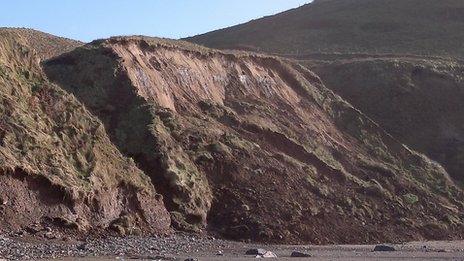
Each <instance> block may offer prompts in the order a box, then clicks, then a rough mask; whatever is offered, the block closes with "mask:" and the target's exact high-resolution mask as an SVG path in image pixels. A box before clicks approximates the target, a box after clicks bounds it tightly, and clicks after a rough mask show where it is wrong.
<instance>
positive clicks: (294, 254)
mask: <svg viewBox="0 0 464 261" xmlns="http://www.w3.org/2000/svg"><path fill="white" fill-rule="evenodd" d="M291 257H311V255H310V254H306V253H303V252H298V251H293V252H292V255H291Z"/></svg>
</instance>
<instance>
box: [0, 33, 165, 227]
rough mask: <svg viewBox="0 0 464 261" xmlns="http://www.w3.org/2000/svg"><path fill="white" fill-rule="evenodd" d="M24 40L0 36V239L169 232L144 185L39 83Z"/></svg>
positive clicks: (93, 124)
mask: <svg viewBox="0 0 464 261" xmlns="http://www.w3.org/2000/svg"><path fill="white" fill-rule="evenodd" d="M23 33H24V32H23V31H19V32H16V31H12V30H9V29H8V30H1V31H0V34H1V35H2V37H1V38H0V87H1V88H0V115H1V118H0V192H1V193H0V233H10V232H16V231H25V230H26V231H28V230H34V231H35V230H40V229H43V228H44V227H51V228H53V229H59V230H62V233H72V234H88V233H91V232H94V233H109V231H113V230H115V231H117V232H118V233H123V234H125V233H127V234H132V233H134V234H164V233H169V232H170V219H169V216H168V212H167V211H166V209H165V207H164V204H163V202H162V199H161V196H160V195H159V194H157V193H156V191H155V189H154V188H153V185H152V183H151V182H150V180H149V178H148V177H147V176H145V174H144V173H143V172H142V171H141V170H139V169H138V168H137V166H136V165H135V163H134V162H133V161H130V160H129V159H128V158H125V157H123V156H122V154H121V153H120V152H119V151H118V150H117V149H116V147H115V146H114V145H113V144H112V143H111V142H110V140H109V138H108V136H107V134H106V133H105V130H104V127H103V125H102V123H101V122H100V121H99V120H98V119H97V118H96V117H94V116H92V115H91V114H90V113H89V112H88V111H87V110H86V109H85V108H84V106H83V105H82V104H81V103H79V102H78V101H77V100H76V99H75V98H74V97H72V96H71V95H69V94H68V93H66V92H64V91H63V90H62V89H60V88H58V87H57V86H55V85H53V84H51V83H50V82H49V81H48V80H47V79H46V77H45V76H44V74H43V73H42V69H41V68H40V66H39V63H40V60H41V57H42V56H41V55H40V54H39V53H38V52H39V51H40V49H34V47H33V46H31V45H30V43H29V40H30V39H29V38H27V37H24V36H23ZM39 38H40V37H39ZM43 57H45V56H43ZM113 233H114V234H116V232H113Z"/></svg>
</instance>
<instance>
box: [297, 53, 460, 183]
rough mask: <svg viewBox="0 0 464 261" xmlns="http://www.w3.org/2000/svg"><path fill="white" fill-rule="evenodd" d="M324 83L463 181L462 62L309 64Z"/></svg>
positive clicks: (377, 60) (380, 60)
mask: <svg viewBox="0 0 464 261" xmlns="http://www.w3.org/2000/svg"><path fill="white" fill-rule="evenodd" d="M306 65H307V66H308V67H310V68H311V69H313V70H315V71H316V72H317V74H318V75H320V76H321V78H322V79H323V80H324V83H325V84H326V85H327V86H328V87H329V88H331V89H332V90H334V91H335V92H336V93H338V94H340V95H341V96H342V97H344V98H345V99H346V100H348V101H349V102H351V103H352V104H354V105H355V106H356V107H357V108H359V109H360V110H362V111H363V112H365V113H366V114H367V115H369V116H370V117H372V118H373V119H374V120H375V121H377V122H379V123H380V124H381V125H382V126H383V127H384V128H385V129H386V130H388V132H389V133H391V134H392V135H393V136H395V137H397V138H399V139H400V140H401V141H402V142H404V143H405V144H408V145H410V146H411V147H412V148H414V149H416V150H418V151H422V152H424V153H426V154H427V155H429V156H430V157H431V158H432V159H434V160H436V161H438V162H440V163H441V164H442V165H443V166H444V167H445V168H446V170H447V171H448V172H449V173H450V175H451V176H452V177H453V178H454V179H455V180H457V181H458V182H459V183H460V184H461V185H464V117H463V115H464V106H462V101H463V100H464V82H463V79H464V64H463V63H462V62H459V61H455V60H440V59H434V60H432V59H409V58H403V59H397V58H396V59H395V58H375V59H350V60H341V61H334V62H324V63H318V62H307V64H306Z"/></svg>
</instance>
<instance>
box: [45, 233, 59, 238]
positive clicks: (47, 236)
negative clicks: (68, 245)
mask: <svg viewBox="0 0 464 261" xmlns="http://www.w3.org/2000/svg"><path fill="white" fill-rule="evenodd" d="M44 237H45V238H47V239H56V238H57V237H56V235H55V234H53V232H47V233H45V235H44Z"/></svg>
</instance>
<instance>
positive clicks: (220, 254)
mask: <svg viewBox="0 0 464 261" xmlns="http://www.w3.org/2000/svg"><path fill="white" fill-rule="evenodd" d="M223 255H224V252H223V251H222V250H219V251H218V252H217V253H216V256H223Z"/></svg>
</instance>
